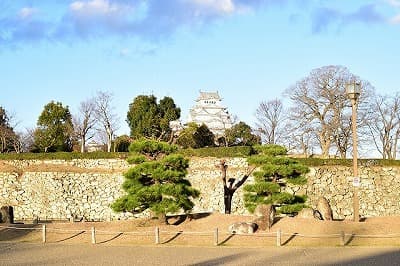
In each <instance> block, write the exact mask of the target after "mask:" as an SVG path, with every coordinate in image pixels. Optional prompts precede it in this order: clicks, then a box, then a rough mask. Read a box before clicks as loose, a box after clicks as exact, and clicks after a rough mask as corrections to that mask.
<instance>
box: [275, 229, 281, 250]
mask: <svg viewBox="0 0 400 266" xmlns="http://www.w3.org/2000/svg"><path fill="white" fill-rule="evenodd" d="M276 246H277V247H281V246H282V230H281V229H278V231H276Z"/></svg>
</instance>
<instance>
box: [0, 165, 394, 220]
mask: <svg viewBox="0 0 400 266" xmlns="http://www.w3.org/2000/svg"><path fill="white" fill-rule="evenodd" d="M4 163H7V164H10V165H13V166H14V167H16V168H17V169H19V170H18V171H16V172H0V205H1V206H3V205H11V206H14V212H15V219H17V220H22V219H34V218H37V217H39V218H40V219H69V218H70V217H77V218H82V217H84V218H85V219H87V220H111V219H112V220H114V219H127V218H129V217H132V215H131V214H128V213H126V214H118V213H114V212H113V211H112V210H111V209H110V208H109V206H110V204H111V203H112V202H114V201H115V199H117V198H118V197H120V196H121V195H122V194H123V193H124V192H123V190H122V189H121V185H122V183H123V180H124V178H123V172H124V171H125V170H126V169H128V168H129V165H128V164H127V163H126V162H125V161H124V160H118V159H112V160H108V159H104V160H72V161H63V160H50V161H35V160H27V161H18V160H16V161H6V162H4ZM218 163H219V159H217V158H192V159H191V162H190V168H189V174H188V176H187V178H188V179H189V181H190V182H191V183H192V185H193V186H194V187H196V188H197V189H199V190H200V191H201V195H200V197H199V198H198V199H196V200H195V204H196V206H195V210H194V211H196V212H197V211H201V212H203V211H218V212H223V211H224V199H223V185H222V182H221V180H220V178H221V174H220V171H219V170H218V168H217V165H218ZM39 164H47V165H49V164H53V165H54V164H57V165H61V166H66V167H67V166H74V167H78V168H82V169H87V172H79V173H76V172H60V171H57V172H54V171H53V172H34V171H29V166H32V165H39ZM227 164H228V173H227V174H228V178H232V177H233V178H237V177H241V176H243V175H244V174H245V173H246V171H247V169H248V165H247V162H246V159H244V158H231V159H228V160H227ZM101 169H104V170H107V171H104V173H102V172H101V171H99V170H101ZM91 170H96V172H93V171H91ZM109 170H113V171H109ZM359 172H360V178H361V187H360V189H359V191H360V192H359V197H360V215H361V216H392V215H400V204H399V202H400V195H399V191H400V168H399V167H361V168H360V170H359ZM351 176H352V172H351V168H349V167H343V166H335V167H332V166H329V167H327V166H323V167H314V168H312V169H311V172H310V173H309V174H308V183H307V185H305V186H301V187H299V186H293V187H288V188H287V191H289V192H292V193H297V194H307V195H308V204H309V205H310V206H311V207H315V205H316V202H317V200H318V198H319V197H320V196H325V197H326V198H327V199H328V200H329V202H330V204H331V206H332V209H333V215H334V218H336V219H343V218H351V216H352V212H353V211H352V201H353V186H352V178H351ZM247 182H253V179H252V177H250V178H249V179H248V181H247ZM232 213H233V214H248V212H247V211H246V210H245V208H244V202H243V190H242V188H239V189H238V191H237V192H236V193H235V195H234V197H233V204H232Z"/></svg>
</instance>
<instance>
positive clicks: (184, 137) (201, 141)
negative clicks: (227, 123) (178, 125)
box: [176, 122, 215, 149]
mask: <svg viewBox="0 0 400 266" xmlns="http://www.w3.org/2000/svg"><path fill="white" fill-rule="evenodd" d="M214 138H215V137H214V134H213V133H212V132H211V130H210V129H209V128H208V127H207V126H206V125H204V124H202V125H201V126H199V125H197V124H196V123H194V122H192V123H189V124H187V126H186V128H185V129H183V130H182V131H181V132H180V134H179V137H178V139H177V141H176V144H177V145H179V146H181V147H182V148H185V149H186V148H194V149H197V148H203V147H210V146H214Z"/></svg>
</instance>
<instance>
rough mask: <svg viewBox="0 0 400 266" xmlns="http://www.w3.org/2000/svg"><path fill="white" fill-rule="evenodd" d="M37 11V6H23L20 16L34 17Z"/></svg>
mask: <svg viewBox="0 0 400 266" xmlns="http://www.w3.org/2000/svg"><path fill="white" fill-rule="evenodd" d="M36 12H37V9H36V8H31V7H23V8H21V9H20V10H19V12H18V16H19V17H20V18H22V19H27V18H30V17H32V16H33V15H34V14H35V13H36Z"/></svg>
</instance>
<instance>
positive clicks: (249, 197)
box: [244, 145, 309, 214]
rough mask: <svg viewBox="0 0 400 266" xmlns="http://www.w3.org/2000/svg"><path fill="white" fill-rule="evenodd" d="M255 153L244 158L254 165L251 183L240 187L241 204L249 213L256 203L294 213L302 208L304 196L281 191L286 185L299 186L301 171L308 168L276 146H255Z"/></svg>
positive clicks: (304, 171) (302, 176)
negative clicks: (255, 166)
mask: <svg viewBox="0 0 400 266" xmlns="http://www.w3.org/2000/svg"><path fill="white" fill-rule="evenodd" d="M255 149H256V150H257V151H258V152H259V154H258V155H254V156H251V157H250V158H249V159H248V162H249V164H253V165H257V166H259V167H260V170H258V171H256V172H254V179H255V182H254V184H249V185H246V186H245V187H244V190H245V195H244V200H245V206H246V208H247V209H248V210H249V211H250V212H253V211H254V209H255V208H256V207H257V205H259V204H273V205H275V206H276V207H277V209H278V211H279V212H280V213H286V214H290V213H296V212H299V211H300V210H301V209H302V208H303V207H305V204H304V203H305V200H306V197H305V196H299V195H293V194H290V193H287V192H283V191H282V190H283V189H282V188H284V187H285V186H286V184H288V183H290V184H294V185H302V184H305V183H306V182H307V180H306V178H305V176H304V175H305V174H306V173H308V172H309V169H308V167H306V166H304V165H302V164H300V163H299V162H298V161H296V160H295V159H291V158H288V157H287V156H286V154H287V150H286V148H285V147H282V146H279V145H263V146H257V147H255Z"/></svg>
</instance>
